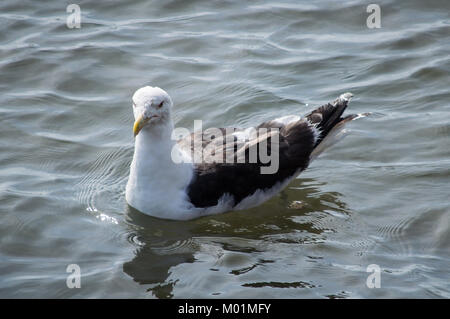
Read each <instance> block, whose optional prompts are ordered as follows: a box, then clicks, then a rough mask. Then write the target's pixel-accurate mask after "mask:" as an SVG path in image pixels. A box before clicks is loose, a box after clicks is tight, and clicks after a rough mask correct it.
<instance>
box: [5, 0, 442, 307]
mask: <svg viewBox="0 0 450 319" xmlns="http://www.w3.org/2000/svg"><path fill="white" fill-rule="evenodd" d="M370 3H372V2H368V1H346V2H343V3H341V2H338V1H331V0H320V1H314V2H312V1H287V0H286V1H237V0H228V1H226V0H221V1H181V0H167V1H144V0H138V1H129V2H128V1H93V0H91V1H79V2H78V5H79V7H80V9H81V21H80V22H81V24H80V28H69V27H68V25H67V19H68V18H69V16H70V15H71V14H72V13H73V12H67V11H66V9H67V4H68V3H66V2H64V1H31V0H30V1H16V0H2V1H1V2H0V26H1V31H0V136H1V138H0V297H3V298H19V297H21V298H38V297H41V298H450V248H449V244H450V201H449V195H450V93H449V87H450V79H449V71H450V19H449V13H450V2H449V1H418V0H412V1H394V0H387V1H384V0H383V1H377V2H376V3H377V4H378V5H379V7H380V8H381V15H380V18H381V20H380V22H381V25H380V28H369V27H368V25H367V19H368V17H369V15H370V14H371V13H370V12H367V6H368V4H370ZM70 21H72V22H73V20H70ZM144 85H152V86H159V87H161V88H163V89H165V90H166V91H167V92H168V93H169V94H170V95H171V96H172V99H173V101H174V116H175V119H174V120H175V126H177V127H187V128H190V129H192V128H193V123H194V120H196V119H201V120H202V121H203V125H204V127H224V126H240V127H245V126H251V125H255V124H258V123H259V122H261V121H263V120H268V119H271V118H274V117H278V116H281V115H288V114H299V115H302V114H305V113H307V112H308V111H311V110H312V109H313V108H314V107H316V106H319V105H321V104H323V103H326V102H328V101H331V100H333V99H334V98H335V97H337V96H338V95H339V94H341V93H344V92H352V93H353V94H354V95H355V98H354V99H353V100H352V102H351V104H350V106H349V109H348V112H349V113H365V112H370V113H371V115H370V116H368V117H365V118H362V119H358V120H357V121H354V122H352V123H351V124H350V125H349V126H348V129H349V132H348V136H347V137H346V138H345V139H344V140H342V141H341V142H339V144H337V145H335V146H334V147H332V148H331V149H329V150H328V151H327V152H326V153H325V154H323V155H322V156H321V157H320V158H319V159H317V160H316V161H314V162H313V163H312V164H311V166H310V167H309V169H308V170H307V171H305V172H303V173H302V174H301V175H300V176H299V177H298V178H297V179H295V181H294V182H293V183H292V184H290V185H289V187H288V188H287V189H286V190H285V191H283V192H282V193H280V194H279V195H278V196H276V197H274V198H273V199H271V200H270V201H268V202H267V203H265V204H263V205H261V206H260V207H257V208H254V209H251V210H246V211H236V212H230V213H226V214H222V215H215V216H209V217H204V218H200V219H196V220H193V221H188V222H180V221H168V220H162V219H156V218H152V217H149V216H146V215H144V214H142V213H140V212H138V211H135V210H134V209H132V208H130V207H129V206H128V205H127V204H126V202H125V199H124V188H125V184H126V181H127V178H128V172H129V171H128V169H129V164H130V162H131V158H132V154H133V134H132V125H133V115H132V106H131V96H132V94H133V92H134V91H135V90H136V89H138V88H139V87H141V86H144ZM71 264H76V265H78V266H79V269H80V273H81V277H80V285H81V286H80V288H69V287H68V285H67V280H68V276H69V275H71V274H72V273H70V272H67V267H68V265H71ZM370 265H375V266H372V267H369V266H370ZM373 267H375V268H373ZM377 267H378V268H377ZM372 269H379V270H380V272H377V271H372ZM368 270H369V271H368ZM371 275H372V277H370V276H371ZM375 275H377V276H379V277H373V276H375ZM369 277H370V278H369ZM371 278H372V279H373V278H379V279H380V281H379V285H377V287H379V288H377V287H374V288H370V287H373V285H370V283H372V284H373V283H374V282H376V281H371V280H372V279H371ZM69 279H70V278H69ZM368 281H369V285H368V284H367V282H368Z"/></svg>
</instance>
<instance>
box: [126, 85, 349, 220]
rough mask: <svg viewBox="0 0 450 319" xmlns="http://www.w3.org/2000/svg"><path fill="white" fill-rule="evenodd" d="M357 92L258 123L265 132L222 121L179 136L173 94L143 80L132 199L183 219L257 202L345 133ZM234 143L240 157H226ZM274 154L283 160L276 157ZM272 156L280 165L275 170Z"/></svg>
mask: <svg viewBox="0 0 450 319" xmlns="http://www.w3.org/2000/svg"><path fill="white" fill-rule="evenodd" d="M351 97H352V94H350V93H346V94H342V95H341V96H340V97H339V98H338V99H336V100H335V101H334V102H332V103H328V104H326V105H323V106H321V107H319V108H318V109H316V110H314V111H313V112H312V113H310V114H309V115H307V116H306V117H304V118H300V117H299V116H296V115H292V116H285V117H282V118H278V119H274V120H272V121H268V122H264V123H262V124H260V125H259V126H257V127H255V128H254V130H253V131H254V132H258V133H257V134H250V130H249V129H246V130H242V129H237V128H232V129H216V130H215V131H214V133H211V131H209V132H208V130H206V131H204V132H196V133H193V134H190V135H188V137H185V138H184V139H182V140H180V141H178V142H176V141H174V140H172V135H173V123H172V120H171V108H172V100H171V98H170V96H169V95H168V94H167V93H166V92H165V91H164V90H162V89H160V88H156V87H149V86H147V87H144V88H141V89H139V90H137V91H136V93H135V94H134V96H133V112H134V116H135V119H136V121H135V124H134V134H135V136H136V141H135V152H134V157H133V161H132V163H131V169H130V176H129V179H128V184H127V190H126V199H127V202H128V203H129V204H130V205H131V206H132V207H134V208H136V209H138V210H140V211H141V212H144V213H146V214H148V215H152V216H156V217H161V218H168V219H178V220H186V219H192V218H196V217H199V216H204V215H209V214H216V213H222V212H225V211H229V210H238V209H247V208H250V207H254V206H257V205H259V204H261V203H262V202H264V201H266V200H268V199H270V198H271V197H273V196H274V195H275V194H277V193H278V192H279V191H281V190H282V189H283V188H285V187H286V186H287V185H288V184H289V182H291V181H292V180H293V179H294V178H295V177H296V176H297V175H298V174H299V173H300V172H301V171H303V170H304V169H306V168H307V166H308V165H309V163H310V161H311V160H312V159H314V158H316V157H317V156H318V155H319V154H320V153H321V152H322V151H323V150H324V149H325V148H327V147H328V146H330V145H332V144H334V143H335V142H336V141H337V140H338V139H339V138H340V137H341V135H342V133H343V126H344V124H345V123H346V122H348V121H350V120H352V119H354V118H355V117H356V115H349V116H346V117H342V114H343V113H344V111H345V109H346V107H347V104H348V101H349V100H350V98H351ZM261 131H262V132H265V133H260V132H261ZM219 135H220V138H216V136H219ZM198 145H200V151H201V153H202V154H203V156H202V157H200V158H201V160H200V161H198V160H197V158H198V157H197V156H196V152H197V151H198ZM255 149H257V150H258V151H257V156H256V158H255V157H254V156H253V155H254V150H255ZM262 149H264V151H262ZM230 151H231V158H232V159H236V161H234V162H230V161H228V160H227V159H225V157H227V158H229V153H230ZM262 152H264V153H265V155H266V157H265V158H263V157H262V156H261V153H262ZM217 154H219V155H218V157H217ZM269 154H270V158H269V160H275V161H276V164H274V163H272V162H270V163H268V161H267V156H269ZM211 157H214V160H210V159H211ZM174 158H177V159H178V162H177V161H174ZM180 159H181V160H182V161H179V160H180ZM242 160H243V161H242ZM272 164H274V165H275V166H276V167H275V170H273V171H270V170H271V169H272V168H273V167H272ZM269 171H270V172H269Z"/></svg>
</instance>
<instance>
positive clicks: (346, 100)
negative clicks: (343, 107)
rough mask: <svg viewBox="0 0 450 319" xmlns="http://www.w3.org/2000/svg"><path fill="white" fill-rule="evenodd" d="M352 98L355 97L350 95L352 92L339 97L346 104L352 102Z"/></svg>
mask: <svg viewBox="0 0 450 319" xmlns="http://www.w3.org/2000/svg"><path fill="white" fill-rule="evenodd" d="M352 97H353V94H352V93H350V92H347V93H344V94H341V95H340V96H339V99H341V100H343V101H345V102H348V101H350V100H351V98H352Z"/></svg>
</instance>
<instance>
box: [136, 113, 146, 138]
mask: <svg viewBox="0 0 450 319" xmlns="http://www.w3.org/2000/svg"><path fill="white" fill-rule="evenodd" d="M149 120H150V119H149V118H146V119H144V117H143V116H142V115H139V117H138V118H137V119H136V121H135V122H134V125H133V134H134V137H136V135H138V134H139V132H140V130H142V128H143V127H144V125H145V124H147V122H148V121H149Z"/></svg>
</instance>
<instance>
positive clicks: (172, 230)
mask: <svg viewBox="0 0 450 319" xmlns="http://www.w3.org/2000/svg"><path fill="white" fill-rule="evenodd" d="M291 185H292V186H293V187H291V188H288V189H286V190H285V191H283V193H282V194H283V197H282V198H280V200H278V201H270V202H269V203H268V205H264V206H263V207H260V208H258V209H257V210H258V214H252V213H255V212H256V211H249V214H239V215H240V216H239V218H236V215H237V214H235V213H231V214H222V215H215V216H210V217H207V218H204V219H200V220H192V221H187V222H185V221H182V222H181V221H170V220H163V219H158V218H152V217H148V216H146V215H144V214H141V213H139V212H138V211H136V210H135V209H133V208H131V207H128V212H127V223H128V225H129V232H130V235H129V238H130V239H131V240H132V242H133V243H134V245H135V247H136V249H135V256H134V257H133V258H132V260H130V261H128V262H126V263H125V264H124V265H123V270H124V272H125V273H126V274H127V275H129V276H131V277H132V278H133V280H134V281H136V282H137V283H139V284H141V285H145V286H146V287H147V288H148V291H149V293H151V294H153V295H154V296H155V297H158V298H167V297H178V298H179V297H181V298H185V297H189V296H191V297H192V294H193V292H192V291H191V292H189V291H190V290H191V289H193V287H195V289H196V290H197V291H196V296H197V297H200V298H202V297H205V296H211V294H212V293H214V292H216V291H222V288H223V285H224V282H222V283H221V284H219V283H217V285H213V286H210V285H208V284H206V283H205V286H202V284H200V283H199V282H198V281H197V279H198V278H199V276H200V277H202V278H203V277H205V276H208V272H209V275H211V274H212V275H214V274H217V275H218V276H219V277H220V278H226V276H228V275H227V274H232V275H240V274H241V273H243V270H242V269H244V268H245V269H247V268H249V269H250V270H249V271H251V272H255V273H256V274H255V275H258V274H260V272H259V271H260V267H261V262H262V261H263V262H264V261H267V262H268V263H271V265H273V267H275V268H277V267H285V266H286V265H285V264H284V263H285V262H286V259H288V258H290V256H292V254H293V252H294V251H295V252H296V253H298V258H299V259H302V258H306V259H308V257H307V256H304V255H303V254H304V253H305V249H306V251H308V249H307V247H310V249H312V250H314V249H315V248H314V247H312V246H315V245H316V243H323V242H326V241H327V240H329V239H330V237H331V239H332V240H333V243H336V242H335V240H336V239H337V238H340V236H344V237H345V236H348V234H349V229H348V228H349V227H351V228H352V229H354V230H355V231H356V232H358V234H359V235H357V234H354V235H353V236H352V238H357V239H358V240H361V236H363V237H365V234H364V229H363V227H362V226H361V225H360V224H359V222H358V219H357V216H353V214H349V209H348V207H347V205H346V203H345V202H342V201H341V200H342V198H341V194H340V193H338V192H325V191H323V186H324V184H323V183H321V182H318V181H315V180H314V179H296V180H294V181H293V183H292V184H291ZM292 200H301V201H308V203H307V204H305V205H304V206H303V207H301V208H299V209H290V208H287V207H286V206H287V205H286V204H287V203H288V202H290V201H292ZM255 210H256V209H255ZM331 211H333V212H335V213H338V214H340V215H342V216H344V217H345V219H343V218H336V217H334V216H333V215H331V214H330V212H331ZM275 212H276V213H275ZM356 215H357V214H356ZM355 218H356V219H355ZM336 236H337V237H336ZM345 243H346V244H348V239H346V240H345ZM355 245H358V246H361V245H360V243H359V242H356V243H355ZM361 249H363V248H361ZM235 254H239V255H240V256H241V257H242V258H241V259H240V260H241V261H242V262H239V263H232V264H227V263H226V260H227V259H228V258H229V257H231V256H233V255H235ZM319 255H320V254H319ZM275 256H277V257H276V258H275ZM317 262H320V260H319V261H317ZM307 263H308V264H310V262H309V261H308V262H307ZM312 266H313V265H312ZM314 266H316V265H314ZM193 269H195V270H193ZM218 270H219V272H218ZM190 271H193V273H191V275H190V276H186V273H187V272H190ZM264 274H265V276H268V274H267V272H266V271H264ZM272 275H274V274H270V276H271V277H273V276H272ZM221 276H224V277H221ZM275 277H276V276H275ZM250 278H252V280H250V281H248V280H249V278H247V277H245V276H244V277H240V278H239V279H238V278H236V281H233V282H234V283H235V286H233V288H235V289H236V290H234V289H233V290H232V291H240V292H241V291H245V290H246V289H249V288H245V287H248V285H249V284H255V283H256V286H257V285H258V280H255V278H258V276H256V277H250ZM267 279H270V280H268V281H269V282H272V281H274V278H267ZM285 279H286V280H287V281H290V279H291V277H290V276H286V277H285ZM299 279H302V278H299ZM304 280H306V279H304ZM263 281H264V280H262V281H261V283H263ZM275 281H277V282H280V283H281V284H283V282H282V279H281V278H279V279H278V280H275ZM275 284H277V283H275ZM233 285H234V284H233ZM217 286H219V287H218V288H217ZM256 286H255V287H256ZM255 287H254V288H251V289H255ZM216 289H217V290H216ZM226 297H228V296H226Z"/></svg>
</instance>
